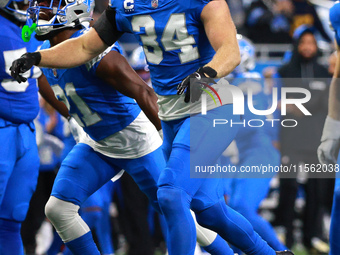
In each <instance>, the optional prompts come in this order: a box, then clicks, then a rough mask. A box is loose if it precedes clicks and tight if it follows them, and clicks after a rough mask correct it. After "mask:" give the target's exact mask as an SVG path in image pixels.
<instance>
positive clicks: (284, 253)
mask: <svg viewBox="0 0 340 255" xmlns="http://www.w3.org/2000/svg"><path fill="white" fill-rule="evenodd" d="M276 254H277V255H294V253H293V252H291V251H277V252H276Z"/></svg>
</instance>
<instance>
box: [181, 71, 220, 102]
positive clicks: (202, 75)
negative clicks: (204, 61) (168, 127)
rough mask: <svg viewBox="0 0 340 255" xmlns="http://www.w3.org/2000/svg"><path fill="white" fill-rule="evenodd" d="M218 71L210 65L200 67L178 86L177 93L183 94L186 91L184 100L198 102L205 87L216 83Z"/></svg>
mask: <svg viewBox="0 0 340 255" xmlns="http://www.w3.org/2000/svg"><path fill="white" fill-rule="evenodd" d="M216 75H217V72H216V71H215V70H214V69H213V68H211V67H209V66H205V67H200V68H199V69H198V70H197V71H196V72H194V73H192V74H190V75H188V76H187V77H185V78H184V79H183V80H182V82H181V83H180V84H179V85H178V86H177V95H182V94H183V93H184V92H185V97H184V102H186V103H189V102H192V103H193V102H196V101H198V100H199V98H200V96H201V94H202V92H203V90H202V89H203V88H205V87H206V86H207V85H209V84H211V83H216V82H215V81H214V79H213V78H215V77H216Z"/></svg>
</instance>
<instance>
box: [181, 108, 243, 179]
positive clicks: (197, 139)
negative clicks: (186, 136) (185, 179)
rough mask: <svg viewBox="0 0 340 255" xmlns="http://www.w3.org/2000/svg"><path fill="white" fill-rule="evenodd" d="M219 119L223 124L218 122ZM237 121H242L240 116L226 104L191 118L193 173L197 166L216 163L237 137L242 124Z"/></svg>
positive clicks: (201, 175) (191, 167) (191, 163)
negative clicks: (234, 113)
mask: <svg viewBox="0 0 340 255" xmlns="http://www.w3.org/2000/svg"><path fill="white" fill-rule="evenodd" d="M221 119H222V120H223V121H221ZM217 120H219V123H223V124H216V122H218V121H217ZM226 122H227V123H226ZM237 122H238V123H240V116H239V115H233V109H232V105H224V106H221V107H218V108H215V109H213V110H210V111H208V112H207V115H201V114H197V115H195V116H193V117H191V118H190V170H191V172H192V173H196V172H195V171H196V169H197V167H209V166H214V165H215V164H216V162H217V160H218V158H219V157H220V156H221V154H222V153H223V151H224V150H225V149H226V148H227V147H228V146H229V144H230V143H231V142H232V140H233V139H234V138H235V136H236V134H237V132H238V130H239V126H240V124H235V123H237ZM214 123H215V124H214ZM175 143H176V141H175ZM207 174H209V173H206V174H204V173H202V174H201V173H199V174H198V175H195V177H202V178H203V177H206V175H207Z"/></svg>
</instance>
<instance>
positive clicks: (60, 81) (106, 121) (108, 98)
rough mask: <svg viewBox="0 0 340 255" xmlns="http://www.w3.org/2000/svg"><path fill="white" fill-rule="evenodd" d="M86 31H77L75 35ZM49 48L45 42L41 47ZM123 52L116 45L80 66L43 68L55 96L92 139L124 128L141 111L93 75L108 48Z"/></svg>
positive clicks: (99, 138) (106, 135)
mask: <svg viewBox="0 0 340 255" xmlns="http://www.w3.org/2000/svg"><path fill="white" fill-rule="evenodd" d="M84 32H85V30H80V31H77V32H75V33H74V34H73V36H72V38H73V37H78V36H80V35H81V34H82V33H84ZM49 47H50V43H49V42H48V41H46V42H44V44H43V45H42V47H41V48H42V49H47V48H49ZM111 50H112V51H117V52H119V53H122V50H121V48H120V46H119V45H118V44H115V45H113V47H111V48H108V49H107V50H106V51H105V52H104V53H102V54H101V55H99V56H98V57H96V58H94V59H93V60H91V61H89V62H88V63H86V64H84V65H81V66H79V67H75V68H70V69H57V70H56V69H50V68H42V71H43V73H44V74H45V76H46V78H47V80H48V82H49V84H50V85H51V86H52V89H53V91H54V93H55V95H56V96H57V98H58V99H59V100H61V101H63V102H64V103H65V104H66V106H67V107H68V109H69V111H70V114H71V115H72V117H74V118H75V119H76V121H77V122H78V124H80V125H81V126H82V127H83V129H84V131H85V132H86V133H87V134H88V135H89V136H90V137H91V138H92V139H93V140H95V141H100V140H102V139H104V138H106V137H108V136H110V135H112V134H114V133H116V132H118V131H120V130H122V129H124V128H125V127H127V126H128V125H129V124H130V123H131V122H132V121H134V120H135V119H136V117H137V116H138V115H139V113H140V112H141V109H140V108H139V106H138V104H137V103H136V101H135V100H134V99H132V98H129V97H127V96H124V95H123V94H121V93H120V92H118V91H117V90H115V89H114V88H113V87H111V85H109V84H107V83H105V82H104V81H103V80H101V79H100V78H98V77H97V76H96V70H97V67H98V65H99V63H100V61H101V59H102V58H103V57H104V56H105V55H106V54H107V53H109V52H110V51H111Z"/></svg>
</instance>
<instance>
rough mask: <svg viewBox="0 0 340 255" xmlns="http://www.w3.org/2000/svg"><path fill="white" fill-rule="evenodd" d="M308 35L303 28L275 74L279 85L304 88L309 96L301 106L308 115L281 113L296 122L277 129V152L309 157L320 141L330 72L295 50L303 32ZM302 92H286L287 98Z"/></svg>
mask: <svg viewBox="0 0 340 255" xmlns="http://www.w3.org/2000/svg"><path fill="white" fill-rule="evenodd" d="M307 33H309V34H312V33H311V32H310V31H309V30H306V31H304V32H302V33H301V35H300V36H299V37H297V39H296V41H295V42H294V50H293V53H292V57H291V60H290V62H288V63H287V64H285V65H284V66H282V67H281V68H280V69H279V70H278V73H279V76H280V77H281V78H283V79H282V80H281V82H282V87H299V88H305V89H307V90H309V91H310V92H311V99H310V100H309V102H307V103H304V104H303V105H304V107H305V108H306V109H307V110H308V111H309V112H310V113H311V114H312V115H311V116H305V115H303V114H302V112H301V111H300V110H298V109H295V110H293V112H292V111H290V112H289V110H288V108H287V115H286V116H282V118H283V119H295V120H297V122H298V125H297V126H296V127H294V128H284V127H282V128H281V139H280V140H281V152H282V155H293V154H295V153H297V154H309V155H311V156H312V157H313V156H314V154H315V157H316V151H317V148H318V146H319V144H320V138H321V133H322V129H323V124H324V120H325V118H326V116H327V104H328V100H327V98H328V88H329V84H330V78H331V77H330V74H329V73H328V70H327V69H326V68H325V67H324V66H322V65H320V64H319V63H318V62H317V55H318V54H315V55H314V56H313V57H312V58H310V59H305V58H304V57H302V55H301V54H300V53H299V52H298V45H299V43H300V41H301V38H302V36H303V35H305V34H307ZM301 96H303V97H304V95H302V94H292V93H290V94H288V96H287V97H288V98H301Z"/></svg>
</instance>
